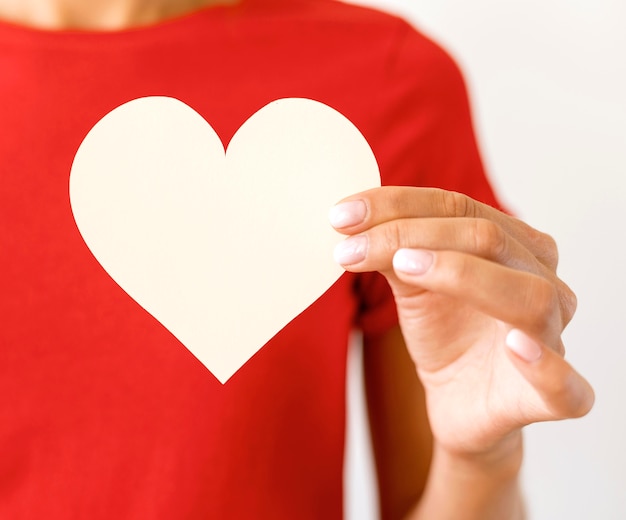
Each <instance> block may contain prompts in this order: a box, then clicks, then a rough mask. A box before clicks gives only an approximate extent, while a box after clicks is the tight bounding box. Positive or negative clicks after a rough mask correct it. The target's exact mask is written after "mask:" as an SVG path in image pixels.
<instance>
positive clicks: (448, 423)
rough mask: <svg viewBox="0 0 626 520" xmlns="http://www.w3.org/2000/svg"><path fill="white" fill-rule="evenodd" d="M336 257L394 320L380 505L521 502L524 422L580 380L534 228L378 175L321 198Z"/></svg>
mask: <svg viewBox="0 0 626 520" xmlns="http://www.w3.org/2000/svg"><path fill="white" fill-rule="evenodd" d="M236 2H237V0H91V1H90V2H85V1H84V0H0V18H2V19H4V20H7V21H10V22H13V23H17V24H21V25H26V26H31V27H37V28H41V29H46V30H64V29H80V30H92V31H94V30H95V31H107V30H119V29H126V28H131V27H137V26H142V25H149V24H152V23H156V22H158V21H162V20H165V19H167V18H171V17H175V16H180V15H183V14H185V13H188V12H191V11H193V10H195V9H198V8H201V7H208V6H211V5H218V4H233V3H236ZM331 222H332V223H333V225H334V226H335V227H336V229H337V230H338V231H340V232H341V233H343V234H345V235H346V236H347V239H346V241H345V242H344V243H342V244H340V245H339V246H338V248H337V250H336V252H335V256H336V259H337V261H338V262H339V263H340V264H341V265H343V266H344V268H345V269H346V270H348V271H353V272H366V271H380V272H381V273H382V274H383V275H384V276H385V277H386V278H387V280H388V282H389V284H390V286H391V288H392V290H393V294H394V297H395V300H396V304H397V308H398V315H399V318H400V326H399V327H398V328H396V329H393V330H391V331H389V332H388V333H387V334H385V335H384V336H382V337H375V338H370V337H365V338H364V366H365V380H366V390H367V401H368V405H369V414H370V419H371V428H372V439H373V444H374V452H375V457H376V461H377V468H378V480H379V488H380V494H381V498H380V503H381V512H382V518H383V519H384V520H388V519H394V520H395V519H406V520H409V519H430V520H432V519H433V518H436V519H438V520H447V519H454V520H459V519H464V520H465V519H467V520H471V519H477V520H478V519H480V520H490V519H494V520H496V519H497V520H506V519H518V518H523V515H524V513H523V502H522V500H521V497H520V492H519V486H518V474H519V469H520V465H521V461H522V455H523V452H522V450H523V448H522V434H521V431H522V428H523V427H524V426H525V425H527V424H530V423H533V422H538V421H548V420H558V419H565V418H573V417H580V416H582V415H584V414H585V413H587V412H588V411H589V410H590V408H591V406H592V404H593V399H594V396H593V391H592V389H591V387H590V386H589V384H588V383H587V382H586V381H585V379H583V378H582V377H581V376H580V375H579V374H578V373H577V372H576V371H574V370H573V368H572V367H571V366H570V365H569V364H568V363H567V362H566V361H565V360H564V358H563V354H564V349H563V344H562V342H561V339H560V338H561V333H562V331H563V329H564V327H565V326H566V325H567V323H568V322H569V321H570V319H571V318H572V316H573V313H574V310H575V307H576V298H575V296H574V295H573V293H572V292H571V291H570V290H569V288H568V287H567V286H566V285H565V284H564V283H563V282H562V281H561V280H560V279H559V278H558V277H557V275H556V266H557V258H558V255H557V249H556V246H555V244H554V241H553V240H552V239H551V238H550V237H548V236H547V235H545V234H543V233H541V232H539V231H537V230H535V229H533V228H531V227H529V226H527V225H526V224H524V223H523V222H521V221H519V220H517V219H515V218H512V217H510V216H508V215H505V214H503V213H501V212H498V211H496V210H494V209H493V208H489V207H487V206H485V205H483V204H480V203H478V202H476V201H473V200H471V199H469V198H467V197H465V196H463V195H459V194H456V193H450V192H444V191H441V190H436V189H424V188H404V187H402V188H401V187H383V188H378V189H375V190H371V191H368V192H364V193H361V194H356V195H354V196H352V197H349V198H347V199H345V200H344V201H342V202H341V203H340V204H338V205H337V206H336V207H335V208H334V209H333V210H332V211H331Z"/></svg>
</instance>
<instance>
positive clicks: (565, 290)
mask: <svg viewBox="0 0 626 520" xmlns="http://www.w3.org/2000/svg"><path fill="white" fill-rule="evenodd" d="M558 285H559V287H558V292H559V299H560V303H561V313H562V317H563V326H565V325H567V324H568V323H569V322H570V321H572V318H573V317H574V314H575V313H576V308H577V307H578V298H577V297H576V294H575V293H574V291H572V289H570V287H569V286H568V285H567V284H566V283H565V282H563V281H562V280H559V281H558Z"/></svg>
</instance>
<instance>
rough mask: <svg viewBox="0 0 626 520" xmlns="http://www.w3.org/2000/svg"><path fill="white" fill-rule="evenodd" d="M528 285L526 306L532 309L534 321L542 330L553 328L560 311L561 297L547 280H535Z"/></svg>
mask: <svg viewBox="0 0 626 520" xmlns="http://www.w3.org/2000/svg"><path fill="white" fill-rule="evenodd" d="M534 280H535V281H534V283H531V284H529V285H528V291H527V293H526V305H527V307H528V308H529V309H531V316H532V320H533V322H534V323H535V325H536V326H538V327H539V328H540V329H548V328H551V327H552V326H553V320H554V317H555V311H556V310H557V309H559V303H560V302H559V297H558V294H557V290H556V288H555V287H554V285H553V284H552V283H551V282H550V281H549V280H546V279H545V278H539V277H537V278H534Z"/></svg>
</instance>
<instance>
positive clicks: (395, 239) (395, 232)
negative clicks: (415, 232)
mask: <svg viewBox="0 0 626 520" xmlns="http://www.w3.org/2000/svg"><path fill="white" fill-rule="evenodd" d="M381 231H382V236H381V240H382V245H383V247H384V248H385V250H386V251H390V252H392V253H395V252H396V251H397V250H398V249H400V248H401V247H402V230H401V229H400V223H399V222H398V221H396V220H394V221H391V222H388V223H387V224H385V225H384V226H382V229H381Z"/></svg>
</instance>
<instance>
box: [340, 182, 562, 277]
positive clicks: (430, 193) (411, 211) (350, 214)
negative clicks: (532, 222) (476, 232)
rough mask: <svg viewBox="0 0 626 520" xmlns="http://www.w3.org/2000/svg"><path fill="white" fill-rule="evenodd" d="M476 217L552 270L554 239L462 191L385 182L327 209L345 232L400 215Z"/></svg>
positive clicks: (553, 266) (554, 257) (354, 230)
mask: <svg viewBox="0 0 626 520" xmlns="http://www.w3.org/2000/svg"><path fill="white" fill-rule="evenodd" d="M451 217H455V218H479V219H484V220H488V221H491V222H493V223H494V224H497V225H498V226H499V227H500V228H501V229H502V230H503V231H504V232H505V233H506V234H508V235H510V236H511V237H512V238H513V239H515V240H517V241H518V242H519V243H520V244H522V245H523V246H524V247H525V248H526V249H528V250H529V251H530V253H532V254H533V256H535V257H536V258H537V259H538V260H539V261H540V262H541V263H543V264H544V265H546V266H547V267H549V268H550V269H552V270H554V269H555V268H556V264H557V261H558V253H557V249H556V246H555V243H554V240H553V239H552V238H551V237H549V236H548V235H545V234H544V233H541V232H539V231H537V230H535V229H533V228H532V227H530V226H528V225H527V224H525V223H524V222H522V221H520V220H518V219H515V218H513V217H511V216H509V215H506V214H505V213H502V212H501V211H498V210H496V209H495V208H492V207H490V206H488V205H486V204H482V203H480V202H477V201H475V200H473V199H471V198H469V197H467V196H465V195H462V194H460V193H456V192H450V191H445V190H440V189H435V188H414V187H401V186H385V187H382V188H375V189H373V190H368V191H365V192H362V193H359V194H356V195H353V196H351V197H348V198H347V199H344V200H343V201H341V202H340V203H339V204H337V205H336V206H335V207H334V208H332V209H331V212H330V220H331V224H332V225H333V226H334V227H335V228H336V229H337V230H339V231H341V232H342V233H344V234H346V235H355V234H358V233H362V232H365V231H368V230H370V229H371V228H373V227H375V226H378V225H381V224H384V223H388V222H392V221H394V220H401V219H413V218H451Z"/></svg>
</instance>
